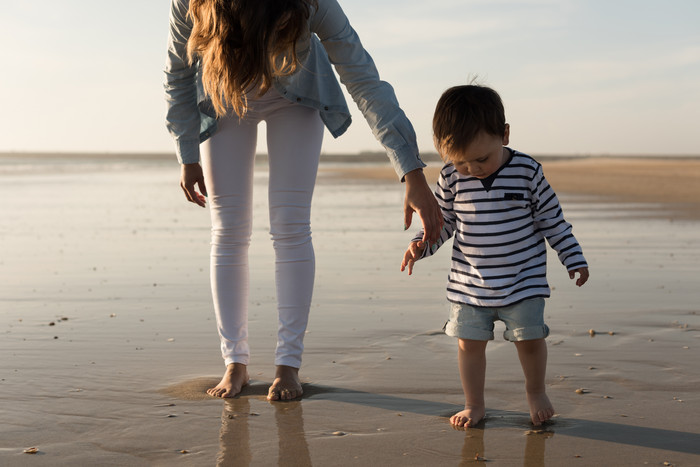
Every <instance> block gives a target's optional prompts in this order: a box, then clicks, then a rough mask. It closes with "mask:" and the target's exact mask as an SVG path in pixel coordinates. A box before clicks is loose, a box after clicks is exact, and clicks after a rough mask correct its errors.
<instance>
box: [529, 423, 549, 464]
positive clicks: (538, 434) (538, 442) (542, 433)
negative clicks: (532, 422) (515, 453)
mask: <svg viewBox="0 0 700 467" xmlns="http://www.w3.org/2000/svg"><path fill="white" fill-rule="evenodd" d="M525 434H526V435H527V440H526V441H525V455H524V457H523V459H524V461H523V467H544V450H545V448H544V442H545V440H547V439H549V438H551V437H552V436H554V432H553V431H549V430H531V431H528V432H527V433H525Z"/></svg>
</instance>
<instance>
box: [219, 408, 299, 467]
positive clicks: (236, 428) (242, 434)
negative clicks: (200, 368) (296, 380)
mask: <svg viewBox="0 0 700 467" xmlns="http://www.w3.org/2000/svg"><path fill="white" fill-rule="evenodd" d="M271 405H273V406H274V408H275V424H276V425H277V439H278V442H279V451H278V465H279V466H284V467H292V466H298V467H305V466H310V465H312V464H311V454H310V453H309V446H308V444H307V442H306V435H305V433H304V417H303V410H302V406H301V401H290V402H273V403H271ZM257 415H258V414H256V413H254V412H251V410H250V401H249V398H248V397H239V398H235V399H227V400H226V401H225V403H224V410H223V413H222V415H221V429H220V431H219V446H220V449H219V456H218V458H217V464H216V465H217V466H218V467H229V466H235V467H247V466H250V465H255V464H253V463H252V461H253V453H252V450H251V447H250V431H251V428H250V426H249V423H250V418H251V417H255V416H257Z"/></svg>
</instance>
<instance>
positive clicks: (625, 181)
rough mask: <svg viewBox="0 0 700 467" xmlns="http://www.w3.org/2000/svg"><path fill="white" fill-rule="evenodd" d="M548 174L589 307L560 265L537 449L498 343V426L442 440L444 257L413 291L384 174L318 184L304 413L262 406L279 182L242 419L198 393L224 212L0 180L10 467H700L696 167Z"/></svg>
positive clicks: (133, 173)
mask: <svg viewBox="0 0 700 467" xmlns="http://www.w3.org/2000/svg"><path fill="white" fill-rule="evenodd" d="M0 165H2V161H0ZM543 165H544V168H545V174H546V175H547V177H548V179H549V180H550V182H551V184H552V185H553V186H555V188H556V189H557V191H558V193H559V195H560V199H561V201H562V204H563V207H564V209H565V213H566V216H567V218H568V219H569V220H570V221H571V222H572V223H573V224H574V228H575V233H576V235H577V237H578V238H579V240H580V241H581V243H582V245H583V248H584V252H585V254H586V256H587V258H588V260H589V262H590V263H591V274H592V275H591V279H590V281H589V283H588V284H586V285H585V286H584V287H583V288H581V289H579V288H577V287H575V286H574V285H573V284H572V283H571V281H569V279H568V276H567V274H566V273H565V271H564V270H563V268H562V267H561V265H560V264H559V263H558V262H557V260H556V258H555V257H554V256H553V255H550V268H549V279H550V283H551V285H552V286H553V289H554V290H553V296H552V298H551V299H549V301H548V303H547V310H546V319H547V322H548V324H549V326H550V328H551V330H552V334H551V335H550V337H549V338H548V344H549V366H548V374H547V384H548V393H549V396H550V398H551V399H552V401H553V403H554V405H555V408H556V410H557V412H558V414H559V415H558V417H557V418H556V419H555V420H554V422H553V423H551V424H549V425H547V426H546V427H545V428H544V429H543V430H533V428H532V427H531V426H530V424H529V421H528V420H529V419H528V414H527V405H526V402H525V396H524V392H523V387H522V386H523V382H522V373H521V371H520V368H519V365H518V362H517V356H516V354H515V350H514V348H513V346H512V344H509V343H507V342H505V341H504V340H503V339H502V337H501V336H500V331H501V330H502V328H497V330H496V331H497V332H496V334H497V337H496V340H495V341H493V342H491V343H490V344H489V346H488V350H487V357H488V369H487V380H486V391H487V394H486V403H487V419H486V421H485V422H484V423H483V424H481V425H480V426H479V427H477V428H475V429H469V430H457V429H453V428H452V427H450V425H449V422H448V417H449V415H451V414H453V413H454V412H456V411H458V410H459V409H460V406H461V404H462V403H463V399H462V393H461V387H460V383H459V377H458V373H457V362H456V344H455V342H454V341H453V340H452V339H451V338H448V337H446V336H445V335H443V334H442V333H441V332H440V329H441V328H442V325H443V324H444V321H445V319H446V316H447V305H446V303H445V299H444V286H445V276H446V273H447V267H448V264H449V251H448V249H445V248H443V249H442V251H441V252H440V253H439V254H438V255H436V257H435V258H432V259H431V260H428V261H424V262H421V263H419V264H418V265H417V267H416V271H415V272H414V275H413V276H411V277H407V276H403V275H401V274H400V273H399V271H398V265H399V262H400V258H401V255H402V253H403V249H404V247H405V245H406V243H407V242H408V241H409V240H410V238H411V236H412V234H413V232H414V229H413V228H411V229H410V231H409V232H404V231H403V229H402V225H403V216H402V212H401V209H400V206H401V203H402V199H403V187H402V186H401V185H399V184H398V183H396V181H395V177H393V176H392V173H391V171H390V170H391V169H389V168H388V164H387V165H386V166H381V167H379V166H363V167H356V166H352V165H325V166H323V167H322V169H321V171H320V175H319V183H318V186H317V190H316V195H315V201H314V213H313V219H312V226H313V230H314V243H315V249H316V257H317V278H316V290H315V295H314V302H313V308H312V315H311V322H310V325H309V330H308V334H307V337H306V341H305V344H306V352H305V355H304V366H303V368H302V371H301V375H302V378H303V381H304V388H305V393H306V395H305V397H304V398H303V399H302V400H301V401H294V402H288V403H268V402H266V401H265V397H264V395H265V393H266V390H267V386H268V385H269V383H270V382H271V380H272V377H273V374H274V367H273V351H274V345H275V330H276V316H275V315H276V313H275V310H274V303H275V300H274V284H273V283H272V280H271V278H272V274H273V271H274V264H273V254H272V249H271V246H270V242H269V235H268V234H267V229H268V224H267V214H266V194H265V193H266V176H265V170H264V167H261V168H260V171H259V172H258V173H257V175H256V177H257V182H256V187H255V190H256V193H255V195H256V202H255V222H254V232H253V240H252V245H251V263H252V265H253V268H252V271H251V311H250V333H251V346H252V351H253V361H252V363H251V366H250V374H251V377H252V378H253V381H252V383H251V385H250V386H248V387H247V388H246V389H245V390H244V392H243V394H242V395H241V396H240V397H238V398H235V399H232V400H226V401H223V400H217V399H213V398H210V397H208V396H207V395H206V394H205V393H204V390H205V389H206V388H207V387H208V386H209V385H212V384H215V383H216V382H217V381H218V378H219V377H220V376H221V373H222V372H223V364H222V362H221V359H220V357H219V355H218V339H217V337H216V331H215V323H214V319H213V313H212V311H211V305H210V296H209V285H208V264H207V253H208V249H209V245H208V242H209V234H208V229H209V225H208V212H207V211H206V210H205V209H200V208H196V207H194V206H193V205H189V204H187V203H185V202H184V200H183V199H182V194H181V192H180V189H179V187H178V185H177V179H178V167H177V166H176V164H171V163H169V162H167V161H160V160H151V161H148V160H144V161H135V162H134V161H128V162H120V163H115V162H114V161H108V160H107V161H100V163H98V164H94V163H93V164H88V163H85V161H79V162H76V161H71V160H70V159H69V158H65V157H64V158H63V159H62V160H61V161H51V163H48V164H45V165H43V166H42V167H44V169H42V170H33V169H32V168H31V167H29V168H24V169H21V170H14V169H13V170H9V169H7V166H6V167H5V170H4V171H3V170H2V167H0V181H2V183H0V196H2V199H4V200H6V201H5V203H4V204H3V208H2V214H3V216H2V218H3V222H2V223H0V277H2V278H3V280H2V282H1V283H0V308H1V309H2V313H1V314H0V332H2V338H1V339H0V352H1V355H2V356H3V358H2V359H1V360H0V420H2V424H0V464H1V465H8V466H14V465H20V466H23V465H51V466H64V465H65V466H73V465H101V466H108V465H120V466H121V465H130V466H131V465H134V466H140V465H144V466H146V465H163V466H165V465H167V466H171V465H186V466H189V465H196V466H199V465H244V466H245V465H251V466H257V465H299V466H305V465H316V466H327V465H358V466H360V465H362V466H364V465H401V466H406V465H408V466H412V465H416V466H420V465H455V466H457V465H468V464H472V463H477V464H478V462H479V460H478V459H482V460H488V461H490V462H489V465H504V466H510V465H526V466H539V465H551V466H558V465H568V464H576V465H586V466H588V465H616V466H617V465H620V466H625V465H645V464H648V465H664V462H668V463H669V464H671V465H677V466H682V465H687V466H690V465H698V464H700V422H698V419H697V414H698V409H699V408H700V392H699V391H698V387H700V386H699V385H700V359H698V358H697V356H698V348H700V316H699V314H700V309H699V308H700V307H699V306H698V303H700V291H699V290H698V287H697V277H698V270H699V269H700V267H699V266H698V265H699V264H700V222H699V221H698V217H697V213H698V212H699V210H698V205H699V204H700V193H698V192H699V191H700V173H699V169H698V162H697V161H696V160H650V159H645V160H635V159H625V160H618V159H594V158H589V159H583V160H558V161H557V160H552V161H546V162H543ZM56 167H60V171H59V170H58V169H57V168H56ZM629 167H633V169H630V170H627V169H628V168H629ZM623 169H624V170H623ZM437 170H438V168H437V167H432V166H431V167H430V168H429V169H428V170H427V171H426V172H427V174H428V177H429V178H431V179H434V177H435V173H436V171H437ZM387 174H388V175H387ZM615 182H617V183H615ZM651 190H654V191H653V192H652V191H651ZM591 329H593V330H595V331H596V333H595V334H594V335H593V336H592V335H591V334H590V333H589V330H591ZM577 389H584V391H581V392H582V393H577V392H576V390H577ZM34 446H35V447H37V448H38V452H37V453H36V454H25V453H23V450H24V449H26V448H29V447H34Z"/></svg>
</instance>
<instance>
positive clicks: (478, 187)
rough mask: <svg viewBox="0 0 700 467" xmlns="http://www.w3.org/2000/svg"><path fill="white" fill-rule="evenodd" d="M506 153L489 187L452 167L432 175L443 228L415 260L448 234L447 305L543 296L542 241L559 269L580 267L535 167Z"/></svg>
mask: <svg viewBox="0 0 700 467" xmlns="http://www.w3.org/2000/svg"><path fill="white" fill-rule="evenodd" d="M509 151H510V152H511V154H512V157H511V158H510V160H509V161H508V162H507V163H506V164H504V165H503V166H502V167H501V168H500V169H499V170H498V171H497V172H496V174H495V176H492V177H489V178H490V179H491V180H492V184H491V186H490V188H486V186H485V185H487V184H485V183H484V182H483V181H482V180H480V179H478V178H476V177H469V176H465V175H462V174H460V173H459V172H457V170H456V169H455V168H454V166H453V165H452V164H447V165H445V167H443V169H442V171H441V172H440V179H439V181H438V187H437V190H436V191H435V195H436V196H437V199H438V203H439V205H440V208H441V209H442V214H443V216H444V219H445V226H444V228H443V230H442V234H441V236H440V240H439V241H438V243H437V244H436V245H433V247H432V248H426V250H425V254H424V255H423V257H427V256H430V255H432V254H433V253H434V252H435V251H436V250H437V249H438V248H439V247H440V245H442V244H443V243H445V242H446V241H447V240H448V239H449V238H450V237H452V236H453V235H454V237H455V238H454V242H453V248H452V267H451V269H450V274H449V278H448V284H447V299H448V300H449V301H451V302H456V303H466V304H470V305H476V306H485V307H500V306H506V305H511V304H513V303H516V302H519V301H521V300H525V299H529V298H535V297H548V296H549V294H550V289H549V285H548V284H547V277H546V273H547V251H546V245H545V238H546V239H547V241H548V242H549V245H550V246H551V247H552V248H553V249H554V250H555V251H556V252H557V254H558V255H559V260H560V261H561V262H562V264H564V266H565V267H566V269H567V270H572V269H577V268H580V267H587V263H586V260H585V258H584V257H583V253H582V251H581V247H580V246H579V244H578V242H577V241H576V238H575V237H574V235H573V233H572V227H571V224H569V223H568V222H566V220H564V216H563V213H562V210H561V207H560V206H559V200H558V199H557V196H556V194H555V193H554V191H553V190H552V188H551V187H550V186H549V183H547V180H546V179H545V178H544V175H543V173H542V166H541V165H540V164H539V163H538V162H537V161H536V160H534V159H533V158H532V157H530V156H528V155H526V154H523V153H520V152H517V151H513V150H510V149H509ZM422 236H423V233H422V232H421V233H419V234H418V235H416V237H415V238H414V241H415V240H420V239H421V238H422Z"/></svg>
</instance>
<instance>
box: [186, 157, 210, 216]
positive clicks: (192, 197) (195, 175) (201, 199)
mask: <svg viewBox="0 0 700 467" xmlns="http://www.w3.org/2000/svg"><path fill="white" fill-rule="evenodd" d="M195 186H198V187H199V191H200V192H201V194H200V193H198V192H197V190H195ZM180 187H181V188H182V191H184V192H185V197H186V198H187V201H189V202H190V203H194V204H196V205H198V206H202V207H205V206H206V204H207V199H206V196H207V187H206V186H205V185H204V173H203V172H202V166H201V165H199V164H198V163H197V164H182V169H181V170H180Z"/></svg>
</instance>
